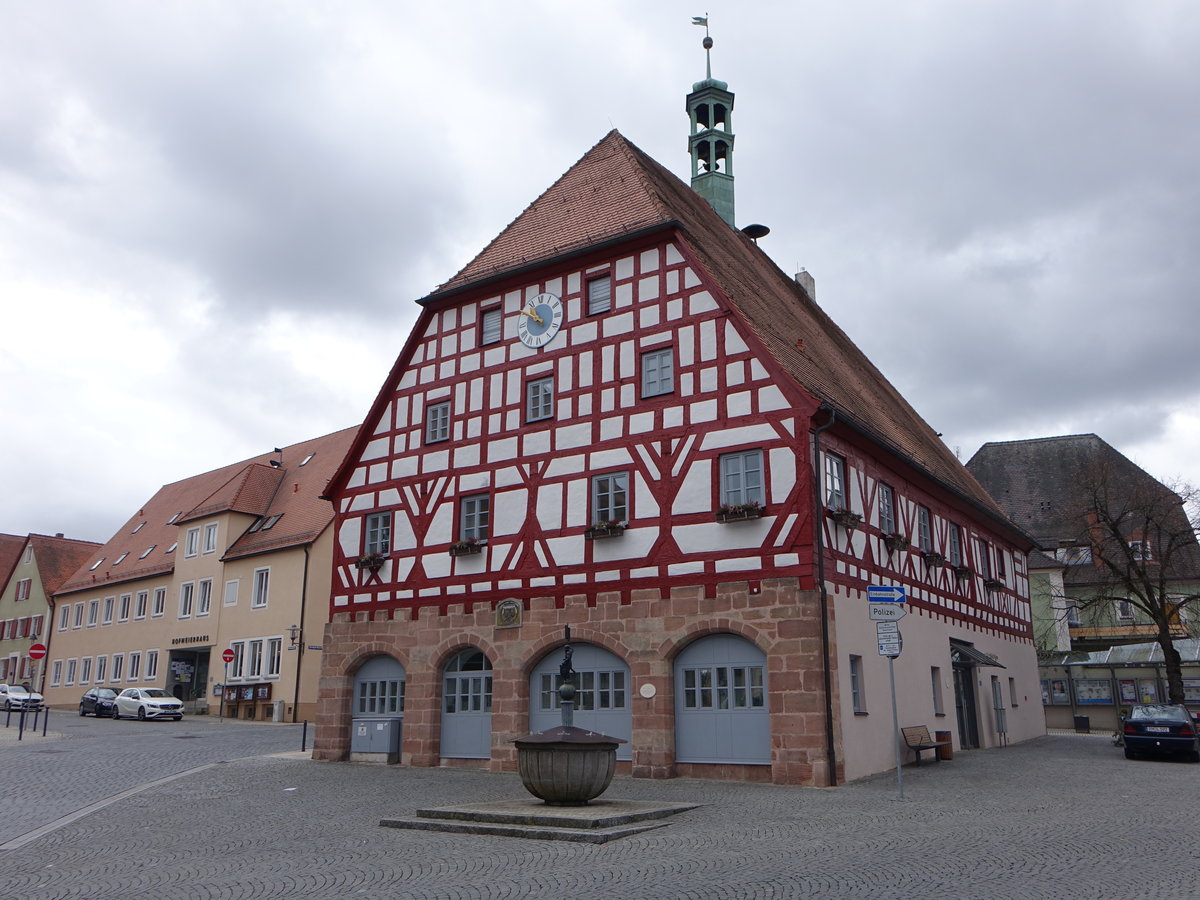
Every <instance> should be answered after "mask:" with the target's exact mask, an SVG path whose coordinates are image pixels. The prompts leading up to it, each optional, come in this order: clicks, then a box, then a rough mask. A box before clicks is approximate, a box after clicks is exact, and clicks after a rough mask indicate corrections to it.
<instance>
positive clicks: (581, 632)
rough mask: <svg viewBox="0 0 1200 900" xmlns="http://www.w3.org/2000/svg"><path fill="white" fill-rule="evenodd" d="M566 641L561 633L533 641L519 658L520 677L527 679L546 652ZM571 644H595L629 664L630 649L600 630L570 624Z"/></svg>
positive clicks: (557, 647)
mask: <svg viewBox="0 0 1200 900" xmlns="http://www.w3.org/2000/svg"><path fill="white" fill-rule="evenodd" d="M567 643H568V642H567V641H566V640H564V639H563V636H562V635H561V634H547V635H543V636H542V637H541V638H540V639H538V640H537V641H535V642H534V643H533V644H531V645H530V646H529V649H528V650H527V651H526V653H525V658H524V659H523V660H521V677H522V678H524V679H526V680H528V679H529V676H530V675H532V674H533V670H534V669H535V668H536V667H537V664H538V663H539V662H540V661H541V660H542V658H543V657H545V655H546V654H547V653H552V652H553V651H554V650H555V649H560V648H562V647H563V646H564V645H565V644H567ZM570 643H572V644H595V645H596V646H597V647H600V648H602V649H604V650H607V651H608V652H609V653H611V654H612V655H613V656H616V657H617V658H619V659H620V660H622V661H623V662H624V663H625V664H626V665H628V664H629V658H630V656H632V655H633V654H632V651H631V650H630V649H629V648H628V647H626V646H625V645H624V644H623V643H622V642H621V641H618V640H616V639H614V638H612V637H610V636H609V635H607V634H605V633H604V632H602V631H598V630H595V629H592V628H587V627H583V628H576V627H575V626H571V640H570Z"/></svg>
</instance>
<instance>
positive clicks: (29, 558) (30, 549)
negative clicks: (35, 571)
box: [25, 544, 33, 565]
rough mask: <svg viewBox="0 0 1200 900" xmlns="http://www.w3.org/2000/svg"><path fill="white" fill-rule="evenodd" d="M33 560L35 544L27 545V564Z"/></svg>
mask: <svg viewBox="0 0 1200 900" xmlns="http://www.w3.org/2000/svg"><path fill="white" fill-rule="evenodd" d="M32 561H33V544H26V545H25V565H29V564H30V563H31V562H32Z"/></svg>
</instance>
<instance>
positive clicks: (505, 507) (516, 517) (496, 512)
mask: <svg viewBox="0 0 1200 900" xmlns="http://www.w3.org/2000/svg"><path fill="white" fill-rule="evenodd" d="M528 501H529V491H527V490H525V489H524V488H515V489H513V490H508V491H497V492H496V496H495V499H494V502H493V503H492V534H516V533H517V532H518V531H520V530H521V526H522V525H524V524H525V511H526V510H525V508H526V504H527V503H528Z"/></svg>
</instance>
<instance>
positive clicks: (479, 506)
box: [458, 494, 492, 541]
mask: <svg viewBox="0 0 1200 900" xmlns="http://www.w3.org/2000/svg"><path fill="white" fill-rule="evenodd" d="M491 518H492V498H491V495H489V494H471V495H469V496H466V497H463V498H462V502H461V505H460V507H459V520H458V539H459V540H460V541H486V540H487V539H488V535H489V534H491Z"/></svg>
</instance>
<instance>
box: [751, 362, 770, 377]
mask: <svg viewBox="0 0 1200 900" xmlns="http://www.w3.org/2000/svg"><path fill="white" fill-rule="evenodd" d="M766 377H767V368H766V366H764V365H763V364H762V363H761V362H759V361H758V360H757V359H752V360H750V379H751V380H752V381H762V380H763V379H764V378H766Z"/></svg>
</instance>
